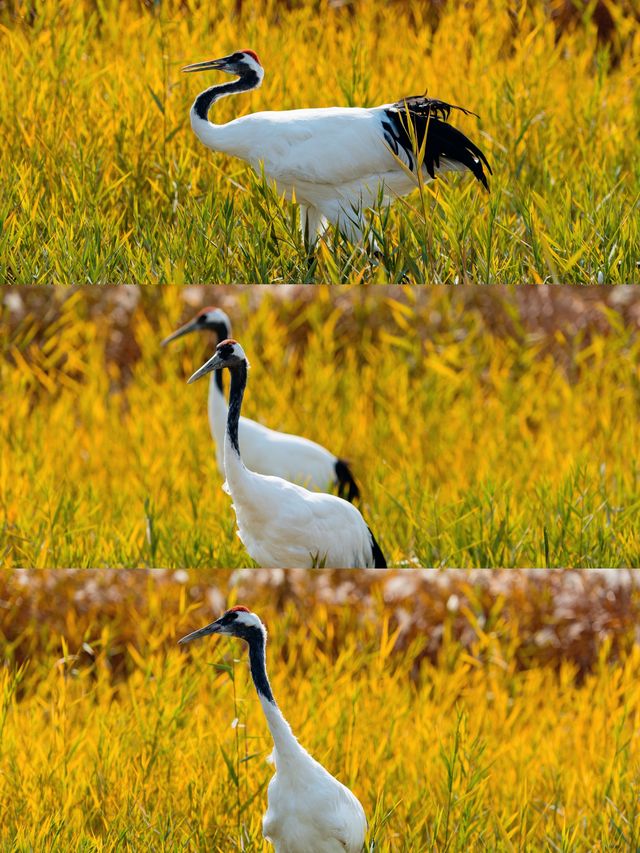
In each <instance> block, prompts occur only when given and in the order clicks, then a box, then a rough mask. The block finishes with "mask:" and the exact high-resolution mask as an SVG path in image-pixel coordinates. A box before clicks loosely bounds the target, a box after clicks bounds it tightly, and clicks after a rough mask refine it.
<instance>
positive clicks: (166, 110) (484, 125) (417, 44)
mask: <svg viewBox="0 0 640 853" xmlns="http://www.w3.org/2000/svg"><path fill="white" fill-rule="evenodd" d="M558 5H559V4H558V3H557V2H548V3H542V2H531V3H524V2H522V3H518V4H515V5H514V4H512V3H508V2H507V0H497V2H494V0H479V2H475V3H471V4H470V3H463V2H461V0H448V2H446V3H444V4H438V7H437V8H435V7H434V8H429V7H428V6H425V4H424V3H421V2H411V0H407V2H393V3H382V2H377V3H376V2H359V1H358V2H350V3H344V4H343V3H327V2H320V3H317V2H311V0H305V2H299V3H298V2H296V3H290V4H289V3H284V2H281V0H269V2H265V3H260V4H246V3H239V2H235V0H221V2H216V3H215V4H211V3H202V4H201V3H199V2H196V0H188V2H158V3H154V4H153V5H151V4H149V6H148V7H145V6H144V5H143V4H140V3H133V2H119V0H104V2H103V0H100V2H95V3H94V2H89V0H84V2H70V0H64V2H62V3H60V2H54V0H38V2H35V3H26V2H9V3H4V4H3V5H2V7H0V85H1V87H2V91H3V93H4V95H3V99H2V105H1V107H0V135H1V136H2V138H3V144H2V147H1V150H0V183H1V184H2V186H3V193H2V198H0V224H1V228H0V277H1V278H2V279H3V280H8V281H14V282H19V283H29V282H35V281H58V282H62V283H68V282H69V281H74V282H75V281H77V282H84V281H89V282H120V281H127V282H130V281H137V282H141V283H147V282H182V281H195V282H201V281H215V282H219V281H228V282H234V281H246V282H252V281H274V282H276V281H285V282H299V281H307V280H316V281H334V282H341V281H389V280H391V281H402V280H406V281H417V282H424V281H427V282H431V281H449V282H453V281H456V280H457V281H464V280H470V281H501V282H512V283H513V282H515V283H519V282H521V281H532V282H537V281H543V280H549V281H551V280H553V281H564V282H581V283H590V282H595V281H604V282H605V283H609V282H631V281H637V280H638V267H637V264H638V260H639V257H638V245H639V244H640V230H639V228H638V221H639V217H638V199H639V198H640V179H639V173H638V169H637V158H636V148H637V146H636V144H635V143H636V141H637V139H638V134H639V132H640V118H639V116H640V110H639V107H638V105H639V102H638V97H637V86H636V83H635V80H636V79H637V75H638V47H639V44H640V42H639V38H640V36H639V32H640V28H638V26H637V21H636V20H635V18H634V15H633V14H631V12H630V5H626V4H616V3H607V4H606V5H607V7H608V8H609V9H610V12H611V15H612V18H613V26H612V29H611V32H610V34H609V41H608V43H605V42H602V41H598V38H597V34H596V27H595V25H594V23H593V20H592V13H593V6H594V4H583V3H577V4H575V5H576V7H577V10H576V14H575V16H574V23H573V24H572V25H571V26H559V25H558V24H557V23H556V22H555V21H554V18H553V15H552V10H553V8H554V7H557V6H558ZM636 5H637V4H636ZM243 47H252V48H254V49H255V50H257V51H258V53H259V54H260V56H261V59H262V61H263V63H264V66H265V69H266V78H265V83H264V85H263V87H262V88H261V89H260V90H259V91H257V92H254V93H253V94H251V95H246V96H242V97H237V98H232V99H227V100H226V101H224V102H222V103H220V104H219V105H217V106H216V107H215V109H214V111H213V113H212V116H213V118H214V119H215V120H216V121H220V122H222V121H227V120H229V119H231V118H233V117H235V116H238V115H241V114H245V113H248V112H251V111H258V110H274V109H289V108H297V107H308V106H327V105H377V104H381V103H389V102H391V101H395V100H397V99H398V98H400V97H402V96H404V95H411V94H420V93H422V92H424V91H425V89H426V90H428V93H429V95H431V96H435V97H439V98H442V99H444V100H447V101H450V102H452V103H455V104H461V105H463V106H466V107H468V108H470V109H471V110H474V111H476V112H477V113H479V114H480V119H479V120H476V119H474V118H473V117H467V116H463V115H462V114H456V115H455V119H454V121H455V124H456V126H458V127H460V128H461V129H462V130H463V131H464V132H466V133H467V134H468V135H469V136H470V137H471V138H472V139H474V140H475V141H476V142H477V143H478V144H479V145H480V146H481V147H482V149H483V150H485V151H486V153H487V155H488V157H489V160H490V162H491V164H492V165H493V167H494V172H495V175H494V177H493V179H492V181H491V188H492V189H491V195H487V194H486V193H485V192H484V190H483V189H482V188H481V187H480V185H479V184H477V182H476V181H474V180H473V179H472V178H471V177H470V176H465V177H461V176H456V175H454V176H449V177H447V178H445V179H444V180H443V181H438V182H437V183H436V184H435V185H434V187H433V188H431V189H427V190H426V192H425V194H424V197H423V198H422V199H420V197H419V196H418V195H417V194H415V195H413V196H411V197H410V198H409V199H408V200H407V201H403V202H401V203H400V204H398V205H397V207H396V209H395V211H394V212H393V214H392V216H391V217H390V219H388V221H387V220H386V218H385V216H384V215H383V217H382V221H381V220H380V219H379V218H377V217H374V220H373V224H372V227H373V229H374V230H375V231H376V232H381V233H378V242H379V243H380V244H381V254H380V257H379V258H378V259H374V258H370V257H369V256H368V255H367V254H366V253H362V252H358V251H353V250H352V248H350V247H349V246H347V245H345V244H344V242H343V241H340V240H334V236H333V235H332V234H330V235H329V237H328V240H327V243H326V244H325V245H324V246H323V247H322V248H321V249H320V251H319V253H318V257H317V259H316V261H315V262H314V263H312V264H311V265H309V263H308V260H307V257H306V253H305V250H304V246H303V244H302V241H301V239H300V236H299V235H298V232H297V228H296V224H295V217H296V213H295V210H294V211H292V210H291V208H290V206H289V205H286V204H285V205H283V204H282V203H281V201H280V200H279V199H278V198H276V197H275V196H274V195H273V193H272V192H270V191H269V189H268V188H267V186H266V185H265V184H264V183H263V182H261V180H260V179H259V178H256V177H254V176H253V174H252V172H251V170H250V169H249V168H248V167H247V166H245V165H244V164H243V163H242V162H241V161H239V160H236V159H233V158H229V157H225V156H223V155H220V154H213V153H212V152H210V151H208V150H207V149H206V148H205V147H204V146H203V145H201V143H200V142H199V141H198V140H197V139H196V138H195V136H194V135H193V133H192V131H191V129H190V126H189V118H188V115H189V108H190V105H191V102H192V101H193V99H194V97H195V95H196V94H197V93H198V91H199V90H200V89H201V88H204V87H206V86H207V85H211V84H212V83H213V82H214V81H216V80H217V79H218V77H219V75H216V74H207V75H199V76H197V77H194V76H191V75H189V76H186V75H181V74H180V71H179V69H180V66H181V65H183V64H185V63H186V62H189V61H194V60H200V59H204V58H210V57H214V56H221V55H223V54H225V53H228V52H230V51H233V50H236V49H239V48H243ZM382 232H383V233H382Z"/></svg>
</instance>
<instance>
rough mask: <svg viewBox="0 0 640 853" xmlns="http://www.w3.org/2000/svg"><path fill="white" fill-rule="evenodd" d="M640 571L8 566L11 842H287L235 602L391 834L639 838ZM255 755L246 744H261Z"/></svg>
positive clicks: (461, 841) (287, 701)
mask: <svg viewBox="0 0 640 853" xmlns="http://www.w3.org/2000/svg"><path fill="white" fill-rule="evenodd" d="M639 582H640V579H639V578H638V573H637V572H633V573H627V572H562V571H559V572H538V573H532V572H495V571H493V572H492V571H490V572H471V573H464V572H454V571H447V572H390V573H385V574H381V573H378V572H375V571H370V572H364V571H358V572H355V571H351V572H346V571H342V572H339V571H337V572H331V571H326V570H318V571H316V572H308V571H307V572H305V571H299V572H295V571H289V572H280V571H272V572H267V571H262V570H261V571H257V572H256V571H252V572H248V571H239V572H236V573H229V572H223V571H217V572H215V571H202V570H201V571H191V572H186V571H183V570H180V571H177V572H167V571H160V572H159V571H152V572H140V571H131V572H127V571H125V572H123V571H104V570H100V571H76V572H71V571H60V572H49V571H47V572H2V573H0V607H1V612H2V621H1V622H0V626H1V627H0V631H1V635H0V636H1V640H2V667H1V668H0V735H1V736H0V807H1V809H2V814H3V820H2V822H0V839H1V841H0V843H1V844H2V846H3V848H5V849H14V850H25V849H37V850H62V849H64V850H71V849H73V850H86V851H94V850H101V851H102V850H105V851H106V850H122V849H154V850H167V851H168V850H176V849H183V848H186V849H189V850H214V851H220V853H223V852H224V853H228V851H230V850H240V849H242V850H266V849H267V845H266V844H265V843H264V842H262V840H261V834H260V819H261V815H262V813H263V811H264V806H265V799H266V791H265V785H266V783H267V781H268V779H269V777H270V776H271V773H272V768H271V767H270V766H268V765H267V764H266V762H265V758H266V756H267V755H268V753H269V751H270V749H271V744H270V740H269V736H268V732H267V729H266V726H265V723H264V720H263V718H262V715H261V712H260V707H259V704H258V702H257V699H256V697H255V693H254V690H253V686H252V684H251V682H250V679H249V675H248V669H247V666H246V659H245V652H244V650H243V649H242V647H241V644H240V643H239V642H233V641H230V640H226V639H219V640H217V641H216V640H212V641H211V642H202V643H200V644H197V645H194V646H193V647H190V648H189V651H188V652H185V651H184V650H181V649H178V648H177V646H176V640H177V638H178V637H180V636H182V635H183V634H184V633H186V632H187V631H189V630H191V629H192V628H195V627H199V626H201V625H203V624H206V622H208V621H210V620H212V619H213V618H215V617H217V616H218V615H219V614H220V612H221V611H222V610H223V609H224V608H225V607H227V606H229V605H232V604H234V603H236V602H238V601H241V602H243V603H244V604H246V605H249V606H251V607H253V608H254V609H255V610H256V612H258V613H259V614H260V615H261V617H262V618H263V620H264V621H265V623H266V625H267V627H268V629H269V632H270V635H269V648H268V664H269V669H270V673H271V677H272V682H273V687H274V692H275V695H276V697H277V698H278V700H279V702H280V704H281V706H282V709H283V711H284V713H285V715H286V716H287V717H288V719H289V720H290V722H291V724H292V726H293V729H294V732H295V733H296V734H297V735H298V736H299V738H300V740H301V742H302V743H303V744H304V745H305V746H306V747H307V748H308V749H310V751H311V752H312V753H313V754H314V755H315V756H316V757H317V758H318V759H319V760H321V761H322V762H323V763H324V764H325V765H326V766H327V767H328V769H329V770H330V771H331V772H333V773H336V774H337V775H338V776H339V777H340V779H341V780H343V781H344V782H345V783H347V784H348V785H349V786H351V787H352V788H353V790H355V792H356V793H357V795H358V797H359V798H360V799H361V800H362V802H363V804H364V806H365V810H366V812H367V814H368V816H369V820H370V824H371V836H370V837H371V839H372V840H373V839H375V841H376V849H377V850H381V851H412V853H415V851H417V850H421V851H422V850H425V851H426V850H436V851H442V850H455V851H466V850H485V849H491V850H496V851H513V850H532V849H535V850H543V849H544V850H564V851H592V850H601V851H629V853H631V851H635V850H636V849H637V845H638V842H639V841H640V826H639V819H638V793H639V791H638V778H639V775H638V774H639V771H640V752H639V746H638V736H637V732H638V719H639V713H640V688H639V687H638V685H639V684H640V679H639V675H640V654H639V652H638V645H637V643H638V639H639V638H638V615H639V614H638V608H639V606H640V599H639V589H638V584H639ZM245 759H247V760H245Z"/></svg>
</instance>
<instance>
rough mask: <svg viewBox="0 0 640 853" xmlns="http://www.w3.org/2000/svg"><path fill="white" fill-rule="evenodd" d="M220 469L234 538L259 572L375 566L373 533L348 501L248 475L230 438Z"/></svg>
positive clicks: (256, 475)
mask: <svg viewBox="0 0 640 853" xmlns="http://www.w3.org/2000/svg"><path fill="white" fill-rule="evenodd" d="M240 440H242V439H240ZM224 470H225V476H226V478H227V479H226V482H225V486H224V487H225V490H226V491H227V492H228V494H230V495H231V497H232V498H233V508H234V510H235V513H236V520H237V522H238V536H239V537H240V541H241V542H242V544H243V545H244V547H245V548H246V549H247V551H248V552H249V554H250V556H251V558H252V559H253V560H255V562H256V563H258V565H260V566H261V567H262V568H279V569H296V568H297V569H311V568H317V567H324V568H332V569H356V568H373V567H374V565H375V563H374V556H373V552H372V541H371V532H370V531H369V528H368V527H367V524H366V522H365V520H364V518H363V517H362V515H361V514H360V512H359V511H358V510H357V509H356V508H355V507H354V506H353V504H350V503H349V501H345V500H343V499H342V498H339V497H336V496H335V495H328V494H321V493H318V492H310V491H309V490H308V489H305V488H304V487H303V486H299V485H297V484H296V483H290V482H288V481H287V480H283V479H282V478H281V477H273V476H265V475H264V474H258V473H256V472H255V471H250V470H249V469H248V468H247V467H246V466H245V465H244V463H243V461H242V459H241V458H240V456H239V455H238V454H237V453H236V451H235V449H234V448H233V446H232V445H231V442H230V440H229V435H228V433H226V434H225V439H224Z"/></svg>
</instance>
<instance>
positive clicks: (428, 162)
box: [382, 96, 492, 190]
mask: <svg viewBox="0 0 640 853" xmlns="http://www.w3.org/2000/svg"><path fill="white" fill-rule="evenodd" d="M452 109H453V110H459V111H460V112H463V113H465V115H475V113H471V112H470V111H469V110H465V109H464V107H458V106H455V105H454V104H447V103H445V102H444V101H437V100H435V99H434V98H426V97H423V96H413V97H411V98H404V99H403V100H402V101H398V103H396V104H392V105H391V106H390V107H388V108H387V109H386V110H385V113H386V120H385V121H383V123H382V127H383V129H384V136H385V140H386V142H387V144H388V145H389V146H390V148H391V150H392V151H393V152H394V153H395V154H396V155H398V154H399V153H400V151H401V150H402V151H403V152H404V154H405V155H406V157H407V159H408V161H409V163H410V164H411V169H412V170H413V171H415V168H416V145H417V147H418V149H420V148H421V147H422V145H423V144H424V160H423V166H424V168H425V169H426V170H427V172H428V174H429V176H430V177H431V178H435V171H436V169H437V168H439V167H440V159H441V158H442V159H447V160H452V161H457V162H458V163H462V165H463V166H466V167H467V169H469V171H470V172H472V174H473V175H475V177H476V178H477V179H478V180H479V181H480V183H481V184H482V185H483V186H484V187H485V189H487V190H488V189H489V182H488V181H487V176H486V174H485V171H484V166H486V168H487V171H488V172H489V174H492V172H491V166H490V165H489V161H488V160H487V158H486V157H485V155H484V153H483V152H482V151H481V150H480V149H479V148H478V146H477V145H476V144H475V143H473V142H472V141H471V140H470V139H469V138H468V137H466V136H465V135H464V133H462V132H461V131H459V130H458V129H457V128H455V127H453V125H451V124H448V119H449V115H450V114H451V110H452ZM408 123H411V125H412V131H413V138H412V132H410V130H409V127H408ZM425 134H426V142H425Z"/></svg>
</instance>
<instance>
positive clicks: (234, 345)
mask: <svg viewBox="0 0 640 853" xmlns="http://www.w3.org/2000/svg"><path fill="white" fill-rule="evenodd" d="M241 364H244V365H246V366H247V367H248V366H249V362H248V361H247V357H246V355H245V354H244V350H243V349H242V347H241V346H240V344H239V343H238V342H237V341H234V340H233V339H232V338H229V339H228V340H226V341H220V343H219V344H218V346H217V347H216V352H215V355H214V356H213V357H212V358H210V359H209V361H206V362H205V363H204V364H203V365H202V367H201V368H199V369H198V370H196V372H195V373H194V374H193V376H190V377H189V379H188V384H189V385H190V384H191V383H192V382H195V381H196V379H201V378H202V377H203V376H206V375H207V373H211V371H212V370H222V369H223V368H225V367H228V368H229V369H230V370H233V369H234V368H235V367H239V366H240V365H241Z"/></svg>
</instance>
